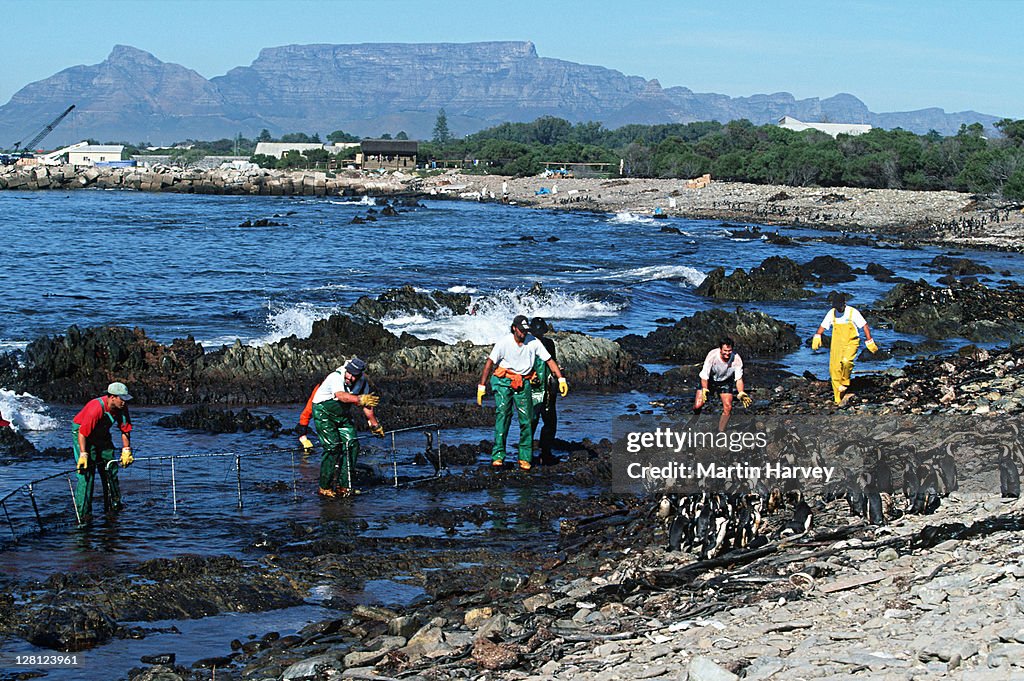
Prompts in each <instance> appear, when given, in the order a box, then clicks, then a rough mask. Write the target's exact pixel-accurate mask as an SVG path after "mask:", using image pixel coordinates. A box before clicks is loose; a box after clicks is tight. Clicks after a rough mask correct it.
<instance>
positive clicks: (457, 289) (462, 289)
mask: <svg viewBox="0 0 1024 681" xmlns="http://www.w3.org/2000/svg"><path fill="white" fill-rule="evenodd" d="M479 292H480V289H475V288H473V287H472V286H449V287H448V293H479Z"/></svg>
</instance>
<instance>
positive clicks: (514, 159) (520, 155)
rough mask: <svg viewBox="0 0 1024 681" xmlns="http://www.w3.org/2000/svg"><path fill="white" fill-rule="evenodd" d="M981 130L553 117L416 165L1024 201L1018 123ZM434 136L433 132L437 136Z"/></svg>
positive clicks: (423, 149) (494, 132) (439, 148)
mask: <svg viewBox="0 0 1024 681" xmlns="http://www.w3.org/2000/svg"><path fill="white" fill-rule="evenodd" d="M996 128H997V129H998V130H999V132H1001V133H1002V136H1001V137H997V138H995V139H987V138H986V137H985V135H984V128H983V127H982V125H981V124H978V123H975V124H972V125H965V126H961V128H960V131H959V132H958V133H957V134H956V135H954V136H951V137H943V136H942V135H940V134H939V133H937V132H935V131H932V132H930V133H928V134H927V135H917V134H914V133H911V132H907V131H906V130H902V129H896V130H883V129H881V128H875V129H872V130H871V131H869V132H867V133H864V134H862V135H856V136H853V135H839V136H838V137H835V138H833V137H831V136H830V135H828V134H826V133H823V132H820V131H818V130H805V131H801V132H796V131H793V130H786V129H784V128H780V127H778V126H776V125H761V126H755V125H754V124H753V123H751V122H750V121H747V120H739V121H732V122H730V123H727V124H724V125H723V124H721V123H717V122H713V121H711V122H699V123H687V124H668V125H627V126H623V127H621V128H617V129H615V130H608V129H606V128H604V127H603V126H602V125H601V124H600V123H594V122H588V123H577V124H575V125H574V124H572V123H570V122H569V121H566V120H563V119H560V118H554V117H550V116H546V117H542V118H538V119H537V120H535V121H533V122H531V123H503V124H501V125H498V126H495V127H493V128H489V129H487V130H481V131H480V132H477V133H474V134H472V135H468V136H466V137H465V138H462V139H449V140H448V141H447V142H444V143H441V142H440V140H437V139H435V140H433V141H432V142H429V143H424V144H422V145H421V146H420V158H428V159H429V158H437V159H475V160H478V162H479V164H478V167H479V165H482V166H483V171H484V172H491V173H496V174H503V175H516V176H527V175H534V174H537V173H539V172H540V171H541V170H543V167H544V166H543V163H544V162H545V161H549V162H550V161H554V162H580V163H587V162H592V163H608V164H609V168H610V169H611V170H612V172H613V174H617V173H618V170H619V161H620V159H621V161H622V175H624V176H628V177H649V178H689V177H697V176H699V175H703V174H704V173H711V175H712V176H713V177H714V178H716V179H719V180H729V181H734V182H751V183H756V184H786V185H794V186H821V187H834V186H850V187H869V188H887V189H917V190H938V189H952V190H957V191H967V192H974V193H984V194H996V195H1002V196H1004V197H1006V198H1010V199H1013V200H1024V120H1017V121H1014V120H1010V119H1004V120H1002V121H1000V122H999V123H996ZM435 132H436V128H435Z"/></svg>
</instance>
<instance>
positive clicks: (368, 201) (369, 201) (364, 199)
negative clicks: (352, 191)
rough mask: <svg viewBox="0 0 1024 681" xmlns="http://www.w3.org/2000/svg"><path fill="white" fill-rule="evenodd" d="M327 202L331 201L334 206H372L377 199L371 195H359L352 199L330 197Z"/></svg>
mask: <svg viewBox="0 0 1024 681" xmlns="http://www.w3.org/2000/svg"><path fill="white" fill-rule="evenodd" d="M327 203H333V204H335V205H336V206H374V205H376V204H377V201H376V200H375V199H374V198H373V197H371V196H360V197H359V198H358V199H356V200H354V201H338V200H335V199H331V200H330V201H328V202H327Z"/></svg>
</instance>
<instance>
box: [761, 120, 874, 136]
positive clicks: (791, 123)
mask: <svg viewBox="0 0 1024 681" xmlns="http://www.w3.org/2000/svg"><path fill="white" fill-rule="evenodd" d="M779 127H780V128H785V129H786V130H796V131H797V132H799V131H801V130H820V131H822V132H823V133H826V134H828V135H832V136H833V137H835V136H836V135H863V134H864V133H866V132H867V131H868V130H870V129H871V126H870V125H867V124H866V123H804V122H803V121H798V120H797V119H795V118H793V117H792V116H783V117H782V118H780V119H779Z"/></svg>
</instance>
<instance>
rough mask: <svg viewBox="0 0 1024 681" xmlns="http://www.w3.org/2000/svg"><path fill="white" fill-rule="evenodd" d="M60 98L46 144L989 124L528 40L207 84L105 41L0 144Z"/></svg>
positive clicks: (37, 87)
mask: <svg viewBox="0 0 1024 681" xmlns="http://www.w3.org/2000/svg"><path fill="white" fill-rule="evenodd" d="M69 104H76V110H75V113H74V116H73V117H72V118H71V119H69V121H65V122H64V123H63V124H62V125H61V126H60V127H58V128H57V129H56V130H55V131H54V132H53V133H52V134H51V135H50V136H49V137H48V138H47V139H46V144H47V145H48V146H55V145H58V144H65V143H68V142H74V141H77V140H79V139H83V138H85V137H91V138H95V139H100V140H126V141H132V142H137V141H149V142H153V143H157V144H166V143H169V142H175V141H181V140H184V139H188V138H192V139H217V138H223V137H233V136H234V135H235V134H237V133H242V134H243V135H245V136H248V137H254V136H256V135H257V134H258V133H259V131H260V130H261V129H263V128H266V129H268V130H269V131H270V132H271V133H272V134H274V135H280V134H283V133H287V132H307V133H314V132H319V133H320V134H321V135H322V136H325V135H326V134H327V133H329V132H331V131H333V130H339V129H340V130H345V131H346V132H349V133H351V134H356V135H361V136H377V135H380V134H381V133H384V132H389V133H392V134H394V133H397V132H399V131H403V130H404V131H405V132H407V133H408V134H409V135H410V136H411V137H413V138H420V139H424V138H429V137H430V135H431V131H432V129H433V125H434V122H435V120H436V116H437V112H438V110H440V109H442V108H443V109H445V111H446V113H447V117H448V125H449V128H450V130H451V131H452V132H453V133H454V134H456V135H464V134H468V133H472V132H476V131H477V130H480V129H483V128H487V127H491V126H493V125H497V124H500V123H504V122H507V121H509V122H528V121H532V120H534V119H536V118H538V117H539V116H544V115H551V116H557V117H560V118H565V119H567V120H569V121H570V122H573V123H577V122H585V121H600V122H601V123H603V124H604V125H605V127H607V128H617V127H620V126H622V125H626V124H631V123H639V124H659V123H689V122H694V121H705V120H718V121H721V122H723V123H724V122H727V121H729V120H734V119H739V118H746V119H749V120H751V121H752V122H753V123H755V124H759V125H760V124H764V123H773V122H775V121H776V120H778V119H779V118H781V117H782V116H784V115H788V116H793V117H795V118H798V119H801V120H805V121H817V120H822V119H823V118H826V119H827V120H830V121H834V122H844V123H870V124H871V125H875V126H879V127H886V128H892V127H902V128H905V129H907V130H911V131H913V132H918V133H925V132H927V131H928V130H931V129H934V130H937V131H939V132H941V133H943V134H954V133H955V132H956V130H957V129H959V127H960V125H961V124H963V123H968V124H969V123H973V122H980V123H982V124H983V125H985V126H986V127H991V126H992V124H993V123H994V122H996V121H997V120H999V118H1000V117H998V116H992V115H988V114H982V113H978V112H975V111H965V112H955V113H947V112H945V111H943V110H942V109H940V108H937V107H929V108H925V109H920V110H916V111H909V112H882V113H874V112H871V111H870V110H869V109H868V107H867V105H866V104H864V102H862V101H861V100H860V99H858V98H857V97H856V96H854V95H852V94H849V93H838V94H836V95H833V96H831V97H827V98H824V99H820V98H817V97H811V98H806V99H797V98H796V97H794V96H793V95H792V94H790V93H788V92H776V93H771V94H754V95H750V96H746V97H731V96H729V95H723V94H719V93H697V92H694V91H693V90H691V89H689V88H687V87H684V86H671V87H668V88H665V87H662V85H661V83H660V81H658V80H657V79H656V78H652V79H645V78H643V77H641V76H628V75H625V74H623V73H621V72H620V71H617V70H614V69H610V68H606V67H603V66H596V65H588V64H578V63H575V62H570V61H565V60H561V59H555V58H550V57H542V56H540V55H538V53H537V50H536V46H535V45H534V44H533V43H532V42H529V41H494V42H478V43H359V44H340V45H333V44H327V43H320V44H312V45H297V44H293V45H281V46H276V47H265V48H263V49H261V50H260V52H259V54H258V55H257V57H256V59H254V60H253V62H252V63H251V64H249V65H248V66H237V67H234V68H232V69H230V70H229V71H228V72H227V73H225V74H224V75H222V76H215V77H213V78H210V79H207V78H205V77H203V76H202V75H200V74H199V73H198V72H196V71H194V70H192V69H189V68H187V67H185V66H182V65H180V64H175V63H171V62H164V61H161V60H160V59H158V58H157V57H155V56H154V55H152V54H150V53H149V52H146V51H145V50H141V49H139V48H136V47H132V46H130V45H115V46H114V47H113V49H112V50H111V52H110V55H109V56H108V57H107V58H106V59H105V60H104V61H103V62H100V63H99V64H93V65H78V66H71V67H69V68H66V69H63V70H61V71H59V72H57V73H56V74H54V75H52V76H50V77H48V78H44V79H43V80H40V81H36V82H33V83H29V84H28V85H26V86H24V87H23V88H21V89H20V90H18V91H17V92H16V93H15V94H14V95H13V96H12V97H11V99H10V101H9V102H8V103H7V104H5V105H3V106H0V146H7V145H9V144H13V142H14V141H17V140H21V139H24V138H25V137H26V136H29V135H31V134H33V133H34V132H37V131H38V130H40V129H42V127H43V126H44V125H46V123H47V122H49V121H50V120H51V119H52V118H54V117H55V116H56V115H57V114H58V113H60V112H61V111H63V110H64V109H65V108H66V107H67V106H68V105H69Z"/></svg>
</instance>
